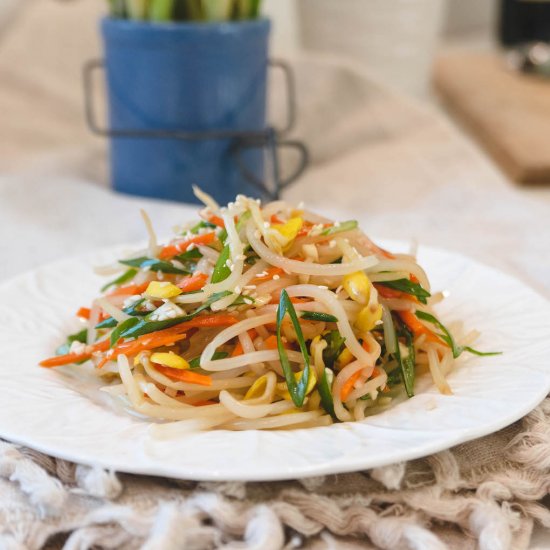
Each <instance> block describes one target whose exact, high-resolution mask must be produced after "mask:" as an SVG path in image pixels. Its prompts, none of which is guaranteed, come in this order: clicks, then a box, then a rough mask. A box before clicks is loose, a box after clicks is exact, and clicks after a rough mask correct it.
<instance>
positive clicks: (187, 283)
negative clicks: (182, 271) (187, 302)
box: [177, 273, 208, 292]
mask: <svg viewBox="0 0 550 550" xmlns="http://www.w3.org/2000/svg"><path fill="white" fill-rule="evenodd" d="M206 281H208V275H205V274H204V273H197V274H196V275H192V276H191V277H185V279H182V280H181V281H180V282H179V283H178V284H177V286H178V287H179V288H180V289H181V290H182V291H183V292H193V291H195V290H200V289H201V288H202V287H203V286H204V285H205V284H206Z"/></svg>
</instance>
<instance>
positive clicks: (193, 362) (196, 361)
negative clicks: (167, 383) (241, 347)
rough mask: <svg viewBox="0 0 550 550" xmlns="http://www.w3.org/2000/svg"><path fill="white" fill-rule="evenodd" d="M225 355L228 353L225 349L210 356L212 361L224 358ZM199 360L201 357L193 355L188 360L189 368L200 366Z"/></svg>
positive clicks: (227, 355)
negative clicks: (193, 356) (192, 357)
mask: <svg viewBox="0 0 550 550" xmlns="http://www.w3.org/2000/svg"><path fill="white" fill-rule="evenodd" d="M226 357H229V353H227V352H225V351H217V352H215V353H214V355H213V356H212V361H217V360H218V359H225V358H226ZM200 362H201V357H200V355H199V356H198V357H195V358H194V359H191V361H189V368H190V369H198V368H199V367H200V366H201V364H200Z"/></svg>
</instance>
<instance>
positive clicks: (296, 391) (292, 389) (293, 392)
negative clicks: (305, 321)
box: [277, 289, 310, 408]
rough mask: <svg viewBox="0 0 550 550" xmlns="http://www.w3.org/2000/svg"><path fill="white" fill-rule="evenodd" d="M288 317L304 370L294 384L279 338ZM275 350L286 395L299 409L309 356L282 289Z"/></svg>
mask: <svg viewBox="0 0 550 550" xmlns="http://www.w3.org/2000/svg"><path fill="white" fill-rule="evenodd" d="M287 313H288V315H289V317H290V320H291V321H292V325H293V327H294V330H295V332H296V339H297V341H298V345H299V346H300V351H301V352H302V356H303V358H304V364H305V367H304V370H303V371H302V376H301V378H300V380H299V382H296V378H295V377H294V372H293V370H292V368H291V366H290V362H289V360H288V355H287V353H286V350H285V348H284V347H283V340H282V337H281V328H282V324H283V320H284V318H285V316H286V315H287ZM277 350H278V351H279V359H280V361H281V367H282V369H283V373H284V375H285V381H286V386H287V388H288V393H289V394H290V397H291V398H292V401H293V402H294V404H295V405H296V407H298V408H300V407H301V406H302V405H303V404H304V399H305V397H306V390H307V385H308V382H309V376H310V366H309V355H308V352H307V348H306V343H305V340H304V335H303V334H302V328H301V327H300V322H299V321H298V316H297V315H296V310H295V309H294V306H293V305H292V302H291V301H290V298H289V297H288V294H287V291H286V290H284V289H283V291H282V292H281V297H280V299H279V306H278V307H277Z"/></svg>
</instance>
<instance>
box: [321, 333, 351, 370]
mask: <svg viewBox="0 0 550 550" xmlns="http://www.w3.org/2000/svg"><path fill="white" fill-rule="evenodd" d="M323 339H324V340H326V342H327V347H326V348H325V349H324V350H323V363H325V366H326V367H328V368H333V366H334V363H335V362H336V359H338V356H339V355H340V354H341V353H342V350H343V349H344V343H345V341H346V339H345V338H343V337H342V335H341V334H340V333H339V332H338V331H337V330H331V331H330V332H329V333H328V334H325V335H324V336H323Z"/></svg>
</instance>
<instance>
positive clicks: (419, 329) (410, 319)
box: [396, 311, 447, 346]
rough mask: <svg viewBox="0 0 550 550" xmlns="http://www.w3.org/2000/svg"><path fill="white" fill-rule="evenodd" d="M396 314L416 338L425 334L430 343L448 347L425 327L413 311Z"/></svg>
mask: <svg viewBox="0 0 550 550" xmlns="http://www.w3.org/2000/svg"><path fill="white" fill-rule="evenodd" d="M396 313H397V315H399V317H401V320H402V321H403V322H404V323H405V324H406V325H407V326H408V327H409V328H410V329H411V331H412V333H413V334H414V335H415V336H416V337H418V336H421V335H422V334H425V335H426V339H427V340H429V341H430V342H436V343H438V344H443V345H444V346H446V345H447V344H446V343H445V342H444V341H443V340H442V339H441V338H440V337H439V336H438V335H437V334H436V333H435V332H433V331H431V330H430V329H429V328H428V327H427V326H425V325H423V324H422V323H421V322H420V321H419V320H418V318H417V317H416V315H415V314H414V313H413V312H412V311H397V312H396Z"/></svg>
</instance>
